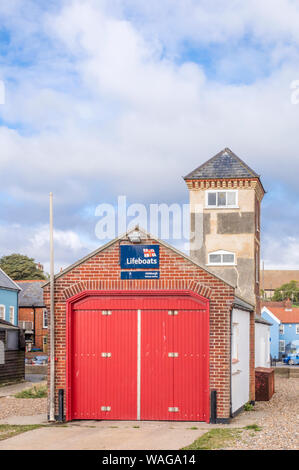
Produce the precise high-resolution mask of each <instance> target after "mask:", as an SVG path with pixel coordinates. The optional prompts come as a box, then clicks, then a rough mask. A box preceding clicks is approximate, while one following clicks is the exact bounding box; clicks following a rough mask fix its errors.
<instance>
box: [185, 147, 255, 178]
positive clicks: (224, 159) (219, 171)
mask: <svg viewBox="0 0 299 470" xmlns="http://www.w3.org/2000/svg"><path fill="white" fill-rule="evenodd" d="M219 178H220V179H223V178H259V175H258V174H257V173H256V172H255V171H254V170H252V169H251V168H250V167H249V166H248V165H247V164H246V163H245V162H243V160H241V158H239V157H238V156H237V155H236V154H235V153H234V152H232V151H231V150H230V149H229V148H225V149H224V150H221V152H219V153H217V155H215V156H214V157H212V158H210V160H208V161H207V162H205V163H203V164H202V165H200V166H199V167H198V168H196V169H195V170H193V171H191V173H189V174H188V175H186V176H185V177H184V179H219Z"/></svg>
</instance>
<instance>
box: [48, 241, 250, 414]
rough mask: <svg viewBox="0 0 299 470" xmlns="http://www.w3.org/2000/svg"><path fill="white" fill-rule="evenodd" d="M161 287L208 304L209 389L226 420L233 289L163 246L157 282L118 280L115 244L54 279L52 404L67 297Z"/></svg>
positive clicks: (60, 379) (60, 375) (61, 373)
mask: <svg viewBox="0 0 299 470" xmlns="http://www.w3.org/2000/svg"><path fill="white" fill-rule="evenodd" d="M151 243H155V244H156V243H157V241H156V240H147V244H151ZM166 289H168V290H169V289H173V290H186V291H187V292H188V291H189V292H190V291H193V292H196V293H198V294H200V295H202V296H203V297H206V298H209V300H210V389H216V390H217V407H218V408H217V414H218V417H219V418H229V415H230V312H231V308H232V305H233V301H234V289H233V288H232V287H230V286H229V285H227V284H226V283H224V282H223V281H221V280H220V279H218V278H216V277H214V276H213V275H212V274H210V273H208V272H206V271H205V270H204V269H202V268H200V267H198V266H197V265H195V264H194V263H192V262H191V261H189V260H187V259H186V258H184V257H183V256H180V255H179V254H177V253H176V252H174V251H172V250H171V249H170V248H167V247H165V246H164V245H160V279H159V280H120V266H119V244H118V243H115V244H113V245H110V246H109V247H107V248H106V249H105V250H104V251H102V252H99V253H98V254H96V255H94V256H93V257H92V258H89V259H88V260H86V261H84V262H83V263H82V264H80V265H78V266H75V267H74V268H73V269H72V270H70V271H68V272H66V273H65V274H63V275H62V276H60V277H59V278H58V279H57V280H56V281H55V296H54V300H55V357H56V362H55V368H56V381H55V384H56V393H55V396H56V400H57V395H58V393H57V389H58V388H65V386H66V369H65V364H66V299H68V298H70V297H72V296H74V295H76V294H78V293H80V292H83V291H84V290H91V291H92V290H95V291H99V290H115V291H117V290H148V291H151V290H166ZM44 301H45V304H46V306H47V307H48V310H49V307H50V288H49V285H47V286H46V287H45V288H44ZM253 336H254V335H253ZM48 344H50V339H48ZM56 414H57V403H56Z"/></svg>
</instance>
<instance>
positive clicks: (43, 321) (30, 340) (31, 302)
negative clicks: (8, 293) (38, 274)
mask: <svg viewBox="0 0 299 470" xmlns="http://www.w3.org/2000/svg"><path fill="white" fill-rule="evenodd" d="M16 282H17V284H18V285H19V287H20V288H21V289H22V290H21V292H20V295H19V326H20V328H22V329H24V330H25V340H26V351H28V352H29V351H31V350H32V349H38V350H41V351H44V352H47V340H48V314H47V309H46V307H45V304H44V300H43V289H42V285H43V284H44V283H45V281H44V280H42V281H41V280H26V281H16Z"/></svg>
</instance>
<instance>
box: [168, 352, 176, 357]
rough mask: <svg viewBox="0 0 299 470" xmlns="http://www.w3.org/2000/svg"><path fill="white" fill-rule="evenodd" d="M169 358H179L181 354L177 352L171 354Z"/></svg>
mask: <svg viewBox="0 0 299 470" xmlns="http://www.w3.org/2000/svg"><path fill="white" fill-rule="evenodd" d="M168 357H179V353H177V352H169V353H168Z"/></svg>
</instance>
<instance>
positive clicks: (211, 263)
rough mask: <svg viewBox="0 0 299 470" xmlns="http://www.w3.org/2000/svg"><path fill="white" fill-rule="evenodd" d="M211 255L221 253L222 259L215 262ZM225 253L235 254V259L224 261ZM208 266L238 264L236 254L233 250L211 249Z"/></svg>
mask: <svg viewBox="0 0 299 470" xmlns="http://www.w3.org/2000/svg"><path fill="white" fill-rule="evenodd" d="M211 255H220V256H221V261H220V263H215V262H211V261H210V256H211ZM223 255H233V256H234V261H233V262H229V263H224V262H223ZM207 266H237V263H236V254H235V253H233V252H232V251H226V250H217V251H211V252H210V253H209V254H208V263H207Z"/></svg>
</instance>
